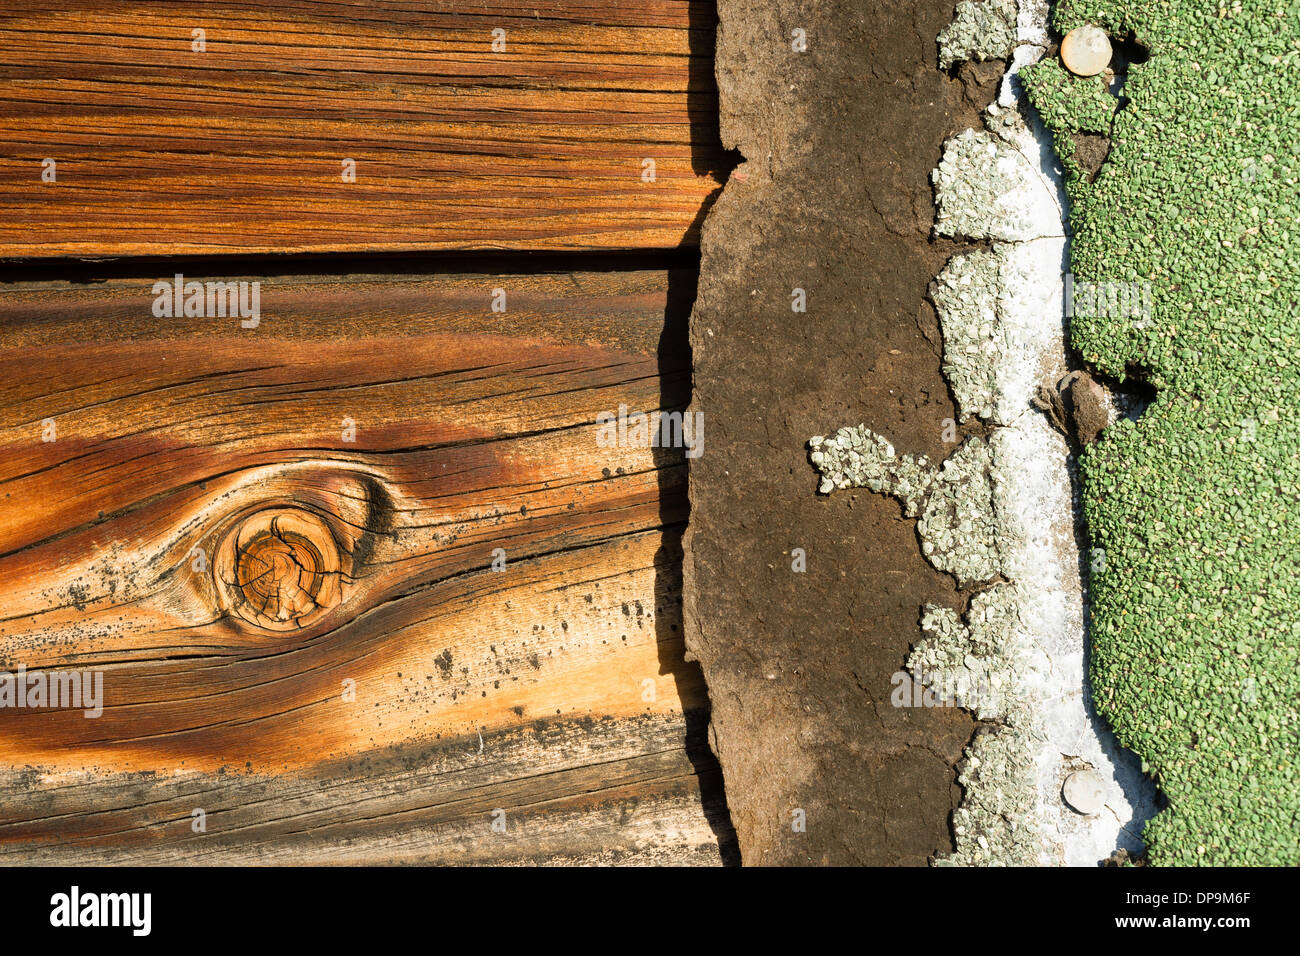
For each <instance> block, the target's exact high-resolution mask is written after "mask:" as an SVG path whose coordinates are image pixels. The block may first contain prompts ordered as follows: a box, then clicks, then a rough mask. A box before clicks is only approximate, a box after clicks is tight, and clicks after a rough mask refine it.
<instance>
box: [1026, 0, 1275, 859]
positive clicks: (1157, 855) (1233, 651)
mask: <svg viewBox="0 0 1300 956" xmlns="http://www.w3.org/2000/svg"><path fill="white" fill-rule="evenodd" d="M1085 22H1092V23H1096V24H1098V25H1099V26H1102V27H1104V28H1105V29H1107V30H1108V32H1110V33H1111V35H1112V39H1117V38H1124V37H1128V36H1132V37H1134V38H1135V39H1136V40H1137V41H1138V42H1140V43H1142V44H1144V45H1145V46H1147V47H1148V48H1149V51H1150V59H1149V60H1148V61H1147V62H1145V63H1142V64H1139V65H1135V66H1134V67H1133V68H1132V69H1131V71H1130V73H1129V75H1128V77H1127V79H1126V83H1125V85H1124V88H1123V95H1124V96H1125V97H1127V100H1128V101H1127V103H1125V105H1124V106H1123V108H1122V109H1120V110H1119V112H1118V113H1116V114H1115V115H1114V118H1113V122H1112V123H1111V124H1110V126H1109V130H1110V135H1111V151H1110V154H1109V156H1108V157H1107V160H1106V162H1105V164H1104V165H1103V166H1102V168H1101V171H1100V173H1099V174H1098V175H1097V177H1096V179H1095V181H1094V182H1092V183H1088V182H1087V181H1086V179H1085V177H1083V176H1081V175H1080V173H1079V170H1078V169H1077V167H1075V166H1074V165H1073V164H1072V162H1067V161H1066V160H1067V159H1070V158H1072V149H1073V147H1072V146H1071V145H1069V144H1070V134H1072V133H1073V132H1076V131H1081V130H1082V131H1095V130H1094V127H1095V126H1096V125H1098V115H1099V112H1100V107H1099V105H1098V101H1097V99H1096V98H1095V97H1094V96H1093V95H1092V93H1091V92H1089V88H1087V87H1085V86H1083V85H1081V83H1080V82H1079V81H1076V80H1075V79H1073V78H1071V77H1069V76H1068V75H1067V74H1065V73H1064V71H1062V70H1061V69H1060V67H1059V65H1057V64H1056V63H1046V62H1045V63H1043V64H1040V65H1039V66H1037V67H1034V68H1031V69H1030V70H1029V71H1028V76H1027V79H1026V89H1027V90H1028V92H1029V96H1030V99H1031V101H1032V102H1033V103H1034V105H1035V106H1036V107H1037V108H1038V109H1039V111H1040V113H1041V114H1042V116H1043V118H1044V121H1045V122H1046V123H1047V125H1048V126H1049V128H1051V129H1052V130H1053V132H1054V133H1055V134H1056V139H1057V142H1058V144H1062V143H1063V144H1066V145H1065V146H1064V147H1062V148H1061V152H1062V153H1065V154H1071V155H1070V156H1063V157H1062V159H1063V165H1064V166H1065V167H1066V172H1067V191H1068V193H1069V195H1070V199H1071V226H1072V230H1073V239H1072V245H1071V268H1072V271H1073V272H1074V274H1075V281H1076V283H1079V282H1124V283H1149V284H1150V292H1151V299H1150V301H1151V309H1150V312H1149V314H1142V315H1133V314H1115V312H1113V311H1109V310H1105V309H1097V310H1094V312H1097V313H1101V314H1091V315H1078V314H1076V316H1075V318H1074V319H1073V322H1072V326H1071V337H1072V340H1073V344H1074V346H1075V347H1076V348H1077V349H1078V350H1079V352H1080V353H1081V354H1082V355H1083V357H1084V358H1085V359H1086V360H1087V361H1089V362H1091V363H1093V364H1094V365H1095V366H1097V367H1098V368H1100V369H1101V370H1103V371H1105V372H1108V373H1110V374H1112V375H1114V376H1116V377H1118V378H1120V379H1123V378H1125V377H1127V376H1129V375H1133V374H1140V375H1141V376H1142V377H1143V378H1145V379H1146V380H1147V381H1149V382H1150V383H1151V384H1152V385H1154V386H1155V387H1156V388H1157V390H1158V392H1157V398H1156V400H1155V402H1154V404H1152V405H1151V407H1150V408H1148V409H1147V410H1146V411H1145V412H1144V413H1143V415H1142V417H1141V418H1140V419H1139V420H1138V421H1137V422H1136V423H1134V422H1127V421H1126V422H1121V423H1119V424H1117V425H1115V426H1113V427H1111V428H1110V429H1108V430H1107V431H1106V432H1105V433H1104V434H1103V437H1102V439H1101V441H1100V442H1099V443H1097V444H1096V445H1094V446H1093V447H1092V448H1091V449H1089V451H1088V452H1087V453H1085V455H1084V456H1083V460H1082V469H1083V476H1084V511H1085V514H1086V517H1087V520H1088V527H1089V534H1090V536H1091V539H1092V547H1093V549H1094V555H1093V560H1092V561H1091V562H1090V563H1091V566H1092V567H1093V569H1094V570H1093V574H1092V592H1091V598H1092V662H1091V673H1092V681H1093V693H1094V697H1095V700H1096V704H1097V709H1098V711H1099V712H1100V713H1101V714H1102V715H1103V716H1104V717H1105V718H1106V719H1107V720H1109V721H1110V723H1111V725H1112V726H1113V727H1114V729H1115V731H1116V733H1117V735H1118V736H1119V739H1120V740H1121V741H1122V742H1123V743H1124V744H1125V745H1126V746H1128V747H1130V748H1131V749H1133V750H1134V751H1135V752H1136V753H1137V754H1138V755H1139V756H1140V757H1141V758H1142V759H1143V761H1144V762H1145V764H1146V766H1147V768H1148V770H1149V772H1150V773H1151V774H1152V775H1153V776H1154V777H1155V779H1156V781H1157V782H1158V784H1159V786H1160V788H1161V790H1162V791H1163V792H1164V794H1165V795H1166V796H1167V797H1168V799H1169V807H1168V809H1166V810H1164V811H1162V812H1161V813H1160V814H1159V815H1158V816H1157V817H1156V818H1155V819H1154V820H1153V821H1152V822H1151V823H1150V824H1148V826H1147V828H1146V833H1145V836H1146V839H1147V842H1148V846H1149V850H1150V858H1151V861H1152V862H1153V863H1156V864H1175V865H1178V864H1198V863H1199V864H1287V865H1296V864H1300V287H1298V286H1297V284H1296V283H1297V275H1300V180H1298V178H1297V176H1298V171H1300V149H1298V144H1300V9H1298V8H1297V7H1296V6H1295V4H1294V3H1287V2H1282V0H1273V2H1249V0H1243V2H1241V3H1231V4H1212V3H1210V4H1207V3H1203V2H1193V0H1163V2H1160V0H1062V2H1060V3H1058V5H1057V7H1056V9H1055V12H1054V23H1055V26H1056V27H1057V29H1058V30H1059V31H1060V32H1062V33H1063V32H1065V31H1066V30H1069V29H1071V28H1073V27H1075V26H1079V25H1081V24H1082V23H1085Z"/></svg>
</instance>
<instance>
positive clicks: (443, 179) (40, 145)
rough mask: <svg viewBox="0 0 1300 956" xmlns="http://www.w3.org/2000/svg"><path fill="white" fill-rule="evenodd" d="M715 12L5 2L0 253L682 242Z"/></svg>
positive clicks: (703, 147) (605, 4)
mask: <svg viewBox="0 0 1300 956" xmlns="http://www.w3.org/2000/svg"><path fill="white" fill-rule="evenodd" d="M714 21H715V14H714V11H713V5H712V4H711V3H707V2H703V0H538V2H535V3H530V4H527V5H525V6H522V7H521V6H519V5H518V4H515V3H512V2H509V0H413V2H398V0H388V2H378V3H371V2H368V0H341V2H337V3H319V2H312V0H282V2H277V3H264V2H246V3H229V2H204V0H186V2H174V3H145V2H139V0H136V2H126V3H123V2H117V0H70V2H68V3H62V4H59V5H57V7H51V6H50V5H48V4H37V3H32V2H28V0H16V2H8V3H6V4H5V5H4V8H3V9H2V10H0V256H65V255H70V256H85V257H102V256H121V255H155V254H156V255H163V254H166V255H176V254H187V253H233V252H275V253H282V252H333V251H354V252H355V251H398V250H423V249H530V250H532V249H548V250H590V249H625V248H672V247H677V246H680V245H683V244H685V245H691V244H694V243H696V241H697V237H696V227H697V224H698V221H699V219H700V218H701V214H702V211H703V207H704V206H705V204H706V201H707V199H708V198H709V196H710V195H711V194H712V193H713V192H714V190H715V189H716V188H717V186H718V181H719V178H720V176H721V175H722V172H721V171H722V166H723V162H724V160H723V157H722V154H721V148H720V145H719V142H718V134H717V98H716V91H715V87H714V83H713V75H712V54H713V35H714ZM197 30H201V31H203V33H202V36H201V39H202V43H203V47H204V48H203V50H202V51H198V50H196V48H195V47H196V45H197V44H198V42H199V39H200V37H199V36H198V35H197V34H195V32H194V31H197ZM496 30H502V31H504V34H494V32H493V31H496ZM494 40H496V41H498V46H500V43H501V42H502V41H503V42H504V49H502V50H497V51H494V49H493V43H494ZM47 160H48V161H52V163H53V166H52V167H49V166H48V164H47V163H46V161H47ZM649 160H653V163H654V175H653V181H647V178H648V177H647V175H646V167H645V163H646V161H649ZM346 162H350V163H351V164H353V165H352V167H351V168H352V169H353V170H354V172H355V181H349V180H348V177H347V175H346V174H347V172H348V169H349V167H347V166H346V165H345V163H346ZM47 180H48V181H47Z"/></svg>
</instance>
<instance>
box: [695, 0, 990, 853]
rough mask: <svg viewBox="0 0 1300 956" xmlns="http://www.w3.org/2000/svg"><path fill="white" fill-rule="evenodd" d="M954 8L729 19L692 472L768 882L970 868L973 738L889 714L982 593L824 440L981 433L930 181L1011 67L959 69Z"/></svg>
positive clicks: (729, 725) (722, 755)
mask: <svg viewBox="0 0 1300 956" xmlns="http://www.w3.org/2000/svg"><path fill="white" fill-rule="evenodd" d="M953 9H954V4H953V3H952V2H950V0H949V2H942V0H919V2H916V3H912V4H907V5H900V4H893V3H883V2H866V3H864V2H861V0H859V2H855V3H849V2H843V0H832V2H821V3H817V4H813V3H811V2H807V3H798V2H792V0H770V2H765V3H761V4H759V3H743V2H736V0H720V3H719V13H720V18H721V28H720V31H719V36H718V49H717V71H718V79H719V84H720V90H721V124H722V138H723V141H724V143H725V144H726V145H727V146H728V147H734V148H737V149H739V150H740V152H741V153H742V155H743V157H744V159H745V162H744V163H743V164H742V165H741V166H740V167H739V168H738V169H737V170H736V172H735V173H734V174H733V175H732V178H731V180H730V181H729V182H728V185H727V187H726V189H725V191H724V193H723V195H722V196H721V198H720V199H719V201H718V203H717V204H716V206H715V207H714V208H713V210H712V211H711V213H710V214H709V217H708V218H707V220H706V221H705V224H704V231H703V261H702V272H701V278H700V288H699V296H698V299H697V301H696V306H695V311H694V314H693V316H692V320H691V345H692V348H693V350H694V363H695V365H694V399H693V402H694V404H693V410H694V411H697V412H703V413H704V415H705V417H706V418H708V420H709V421H708V426H709V434H710V438H709V445H708V447H707V449H706V451H705V454H704V455H703V456H702V457H700V458H699V459H697V460H696V461H694V462H693V463H692V467H691V521H690V526H689V530H688V534H687V548H686V562H685V584H686V593H685V613H686V641H687V647H688V648H689V650H690V652H691V653H692V654H693V655H695V656H696V657H698V658H699V660H700V662H701V664H702V665H703V669H704V673H705V676H706V678H707V681H708V685H709V694H710V698H711V701H712V708H713V713H712V721H713V727H712V738H711V739H712V742H713V746H714V749H715V751H716V752H717V754H718V757H719V760H720V762H721V765H722V769H723V773H724V776H725V779H726V791H727V798H728V804H729V807H730V810H731V815H732V819H733V821H734V823H735V826H736V830H737V834H738V837H739V842H740V849H741V856H742V859H743V860H744V862H746V863H748V864H792V863H828V864H884V865H900V864H902V865H906V864H911V865H923V864H925V863H926V862H927V861H928V860H929V859H930V858H931V857H933V856H935V855H937V854H945V853H949V852H951V851H952V849H953V842H952V836H951V830H950V816H951V812H952V810H953V808H954V807H955V806H956V804H957V803H958V801H959V799H960V796H961V792H960V789H959V787H958V785H957V783H956V772H955V765H956V764H957V762H958V761H959V760H960V759H961V756H962V749H963V747H964V746H965V745H966V744H967V743H968V742H969V741H970V740H971V736H972V733H973V731H974V727H975V725H974V723H973V721H972V719H971V717H970V716H969V715H968V714H966V713H965V712H963V711H962V710H960V709H958V708H955V707H949V708H942V707H940V708H934V707H894V706H892V705H891V700H890V697H891V691H892V690H893V689H894V683H893V681H894V675H895V674H897V673H899V672H901V671H903V669H904V665H905V662H906V660H907V657H908V653H909V651H910V649H911V646H912V644H913V643H915V642H916V641H917V640H918V639H919V636H920V635H919V630H918V623H919V620H920V615H921V608H922V606H923V605H925V604H928V603H936V604H942V605H945V606H952V607H964V606H965V601H964V598H965V597H966V595H964V594H959V593H958V592H957V591H956V587H955V582H954V581H953V579H952V578H951V577H950V576H949V575H945V574H942V573H940V572H938V571H936V570H935V569H934V568H932V567H930V565H929V564H927V562H926V560H925V558H924V557H923V556H922V554H921V550H920V543H919V540H918V538H917V533H916V521H915V519H911V518H908V517H906V515H905V514H904V513H903V510H902V509H901V508H900V506H899V504H898V502H897V501H894V500H893V499H891V498H886V497H884V496H881V495H875V494H872V493H871V492H870V491H866V490H862V491H852V490H849V491H845V492H840V493H838V494H835V495H832V496H829V497H826V496H821V495H818V494H817V484H818V479H817V475H816V472H815V471H814V470H813V469H812V468H811V467H810V464H809V459H808V449H807V445H806V442H807V439H808V436H809V435H819V434H828V433H829V432H831V431H833V430H834V429H835V428H837V427H839V426H840V425H841V424H843V423H844V422H860V421H868V422H871V423H872V424H873V427H875V428H877V429H878V430H880V431H881V432H883V433H886V434H888V435H889V436H890V437H891V439H892V440H894V441H896V442H897V443H898V445H899V447H902V448H906V449H908V450H909V451H913V452H915V453H917V454H923V455H925V456H927V457H928V458H929V459H930V460H932V461H942V460H943V459H944V458H946V457H947V456H948V455H950V454H951V453H952V451H953V450H954V449H955V448H956V447H957V443H959V442H960V441H961V440H962V439H963V438H964V437H965V436H967V435H970V434H974V433H978V431H979V429H980V427H981V426H978V425H977V424H976V423H974V422H973V421H971V422H968V423H967V424H964V425H955V426H953V427H948V422H947V421H946V420H950V419H955V418H957V411H956V409H955V408H954V406H953V403H952V398H951V395H950V393H949V391H948V388H947V385H946V384H945V382H944V379H943V377H942V374H941V371H940V355H939V350H940V345H941V339H940V332H939V325H938V321H937V319H936V316H935V312H934V308H933V306H932V305H931V304H930V303H929V302H928V301H927V299H926V294H927V287H928V286H929V284H930V283H931V281H932V280H933V279H934V277H935V275H937V274H938V273H939V272H940V271H941V270H942V269H943V266H944V264H945V262H947V260H948V259H949V258H950V257H951V256H952V255H953V254H954V253H955V252H958V251H963V250H965V249H967V248H968V247H966V246H963V245H960V244H956V243H953V242H950V241H948V240H936V241H932V240H931V238H930V237H931V231H932V227H933V224H934V208H933V193H932V190H931V184H930V171H931V170H932V169H933V168H934V167H935V165H936V164H937V163H938V161H939V159H940V150H941V144H942V143H943V141H944V139H945V138H946V137H948V136H950V135H952V134H953V133H955V132H957V131H959V130H961V129H963V128H965V127H967V126H976V125H978V122H979V121H978V115H977V113H976V110H977V109H978V108H979V107H980V106H982V105H984V104H986V103H988V102H989V100H991V99H992V96H993V93H994V84H995V83H996V79H997V76H998V75H1000V72H1001V65H1000V64H990V67H991V68H990V69H988V70H980V71H972V70H963V71H960V72H959V73H958V76H959V77H961V79H956V78H952V77H950V76H948V75H946V74H944V73H942V72H940V71H939V70H938V68H937V55H938V53H937V46H936V37H937V36H938V34H939V33H940V32H941V31H942V30H943V29H944V27H946V26H947V25H948V23H949V22H950V21H951V19H952V16H953ZM796 29H799V30H802V31H804V33H805V35H806V37H807V50H806V52H796V51H795V50H794V49H792V45H791V44H792V37H791V33H792V31H794V30H796ZM796 289H803V290H804V293H805V295H806V302H807V311H806V312H805V313H799V312H795V311H793V310H792V302H795V301H797V298H796V296H795V293H794V290H796ZM945 438H948V439H950V440H949V441H945V440H944V439H945ZM796 548H798V549H803V552H804V553H805V554H806V571H803V572H799V571H796V570H794V566H795V565H796V564H797V562H798V556H797V554H796V553H795V552H794V549H796ZM796 810H801V811H803V813H802V815H800V814H796V813H795V811H796ZM800 819H802V821H803V823H804V827H803V829H802V830H801V829H800V828H799V827H798V825H797V823H798V821H799V820H800Z"/></svg>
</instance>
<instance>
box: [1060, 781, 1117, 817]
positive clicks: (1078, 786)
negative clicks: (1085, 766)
mask: <svg viewBox="0 0 1300 956" xmlns="http://www.w3.org/2000/svg"><path fill="white" fill-rule="evenodd" d="M1061 796H1062V797H1064V798H1065V802H1066V803H1067V804H1069V806H1070V808H1071V809H1072V810H1075V811H1076V812H1078V813H1082V814H1083V815H1084V816H1086V817H1090V816H1092V815H1093V814H1094V813H1100V812H1101V808H1102V807H1103V806H1105V805H1106V783H1105V781H1104V780H1102V779H1101V774H1099V773H1097V771H1095V770H1076V771H1075V772H1074V773H1072V774H1070V775H1069V776H1068V777H1066V778H1065V786H1063V787H1062V788H1061Z"/></svg>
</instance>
